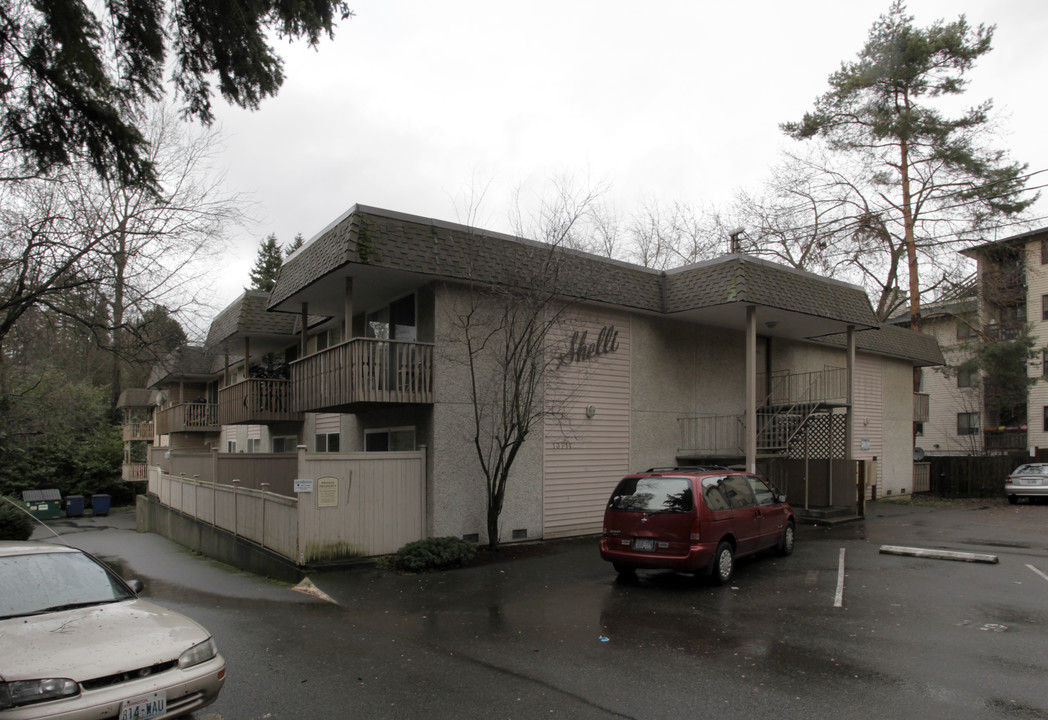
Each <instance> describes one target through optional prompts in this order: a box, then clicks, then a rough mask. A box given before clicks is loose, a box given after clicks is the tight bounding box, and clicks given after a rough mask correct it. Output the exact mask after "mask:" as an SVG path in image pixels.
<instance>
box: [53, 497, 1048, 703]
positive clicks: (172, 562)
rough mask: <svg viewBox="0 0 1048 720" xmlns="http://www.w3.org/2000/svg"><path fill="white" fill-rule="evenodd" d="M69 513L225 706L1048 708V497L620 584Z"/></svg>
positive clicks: (873, 511) (924, 510) (539, 549)
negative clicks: (212, 666) (136, 583)
mask: <svg viewBox="0 0 1048 720" xmlns="http://www.w3.org/2000/svg"><path fill="white" fill-rule="evenodd" d="M54 525H55V529H56V530H57V531H58V532H60V533H61V534H62V535H63V538H64V540H66V541H68V542H70V543H71V544H74V545H77V546H79V547H83V548H84V549H86V550H88V551H90V552H92V553H94V554H96V555H99V556H100V557H103V558H104V559H106V560H107V561H109V562H111V563H112V564H114V565H115V566H116V567H117V568H118V569H119V570H120V571H121V573H123V574H124V576H125V577H138V578H140V579H143V580H144V581H145V583H146V594H147V595H148V596H151V597H152V598H153V599H155V600H157V601H159V602H161V603H162V604H165V605H168V606H171V607H174V608H175V609H177V610H179V611H182V612H185V613H187V614H189V615H190V616H191V617H194V618H196V619H198V620H200V621H201V622H202V623H203V624H204V625H205V626H206V627H208V628H209V629H210V630H211V631H212V633H214V635H215V637H216V638H217V640H218V642H219V645H220V647H221V649H222V652H223V654H224V655H225V656H226V658H227V662H228V663H229V667H230V678H229V680H228V681H227V684H226V688H225V690H224V691H223V695H222V697H220V698H219V700H218V702H216V704H215V705H213V706H212V707H211V708H208V710H207V711H205V713H204V714H202V715H200V716H199V717H201V718H207V719H208V720H217V719H219V718H222V719H223V720H239V719H241V718H244V719H248V720H255V719H256V718H257V719H261V718H301V717H339V716H343V715H354V716H358V717H368V718H372V717H374V718H387V717H388V718H414V717H418V718H423V717H425V718H432V717H477V718H489V717H490V718H531V717H551V716H553V717H562V718H563V717H570V718H606V717H629V718H680V717H694V716H698V715H708V714H714V715H715V716H716V717H719V718H755V717H756V718H763V717H769V718H770V717H775V718H783V717H785V718H794V717H796V718H811V717H835V718H863V719H864V720H869V718H889V717H890V718H909V717H913V718H917V717H920V718H1002V719H1003V718H1012V719H1014V718H1048V684H1046V683H1045V681H1044V678H1045V677H1048V504H1043V505H1036V504H1032V505H1027V504H1021V505H1017V506H1009V505H1007V504H1005V503H1002V502H998V501H976V502H971V503H966V504H963V505H959V506H950V507H939V506H935V505H931V504H924V505H907V504H901V503H894V502H877V503H871V504H870V505H869V506H868V508H867V517H866V519H865V520H863V521H860V522H855V523H848V524H845V525H840V526H835V527H820V526H801V527H800V528H799V530H798V541H797V549H796V551H795V553H794V554H793V555H792V556H790V557H787V558H780V557H775V556H766V557H760V558H756V559H752V560H744V561H741V562H740V563H739V564H738V567H737V571H736V575H735V577H734V578H733V580H732V582H731V583H730V584H729V585H728V586H725V587H712V586H710V585H708V584H705V583H702V582H696V581H695V580H694V579H693V578H691V577H689V576H684V575H679V574H675V573H668V572H659V571H649V572H641V573H640V574H639V577H638V579H637V581H636V582H625V583H624V582H620V581H618V580H617V579H616V578H615V574H614V572H613V571H612V569H611V568H610V566H608V565H607V564H606V563H604V562H603V561H601V560H600V558H599V556H598V554H597V551H596V540H595V539H594V538H583V539H577V540H570V541H558V542H550V543H543V544H539V545H536V546H532V550H531V551H530V552H526V553H521V554H518V553H506V556H507V557H516V559H512V560H505V561H496V562H488V563H486V564H483V565H479V566H476V567H471V568H466V569H461V570H455V571H448V572H442V573H430V574H423V575H416V576H403V575H397V574H393V573H388V572H383V571H380V570H377V569H375V568H373V567H360V568H355V569H352V570H345V571H337V572H330V573H324V574H319V575H315V576H312V577H311V578H310V580H311V581H312V583H313V585H315V586H316V587H317V588H318V589H320V590H321V591H322V592H323V593H324V594H326V596H328V597H329V598H330V602H329V601H325V600H321V599H318V598H317V597H315V596H313V595H309V594H305V593H302V592H297V591H295V590H293V589H292V588H291V587H290V586H287V585H285V584H281V583H276V582H272V581H268V580H265V579H263V578H258V577H256V576H254V575H251V574H249V573H242V572H239V571H236V570H233V569H232V568H228V567H227V566H224V565H221V564H220V563H215V562H213V561H210V560H207V559H206V558H201V557H200V556H198V555H194V554H193V553H190V552H189V551H187V550H185V549H182V548H180V547H178V546H177V545H174V544H173V543H170V542H169V541H167V540H165V539H164V538H161V537H158V536H155V535H140V534H137V533H135V532H134V522H133V517H132V516H131V514H130V512H125V511H117V512H114V513H113V514H111V515H110V516H108V517H99V518H91V517H90V516H88V517H84V518H79V519H71V520H62V521H58V522H56V523H54ZM40 534H41V533H39V532H38V533H37V535H38V536H39V535H40ZM884 545H893V546H904V547H912V548H923V549H941V550H949V551H952V552H970V553H978V554H989V555H993V556H995V557H996V559H997V562H996V563H994V564H987V563H972V562H960V561H956V560H939V559H928V558H922V557H915V556H906V555H893V554H886V553H883V552H881V549H882V547H883V546H884ZM518 555H519V557H518Z"/></svg>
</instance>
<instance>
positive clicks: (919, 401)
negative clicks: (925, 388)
mask: <svg viewBox="0 0 1048 720" xmlns="http://www.w3.org/2000/svg"><path fill="white" fill-rule="evenodd" d="M930 408H931V402H930V400H929V399H928V393H914V394H913V421H914V422H928V415H929V411H930Z"/></svg>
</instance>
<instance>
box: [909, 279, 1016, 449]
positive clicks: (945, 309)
mask: <svg viewBox="0 0 1048 720" xmlns="http://www.w3.org/2000/svg"><path fill="white" fill-rule="evenodd" d="M892 323H893V324H894V325H896V326H899V327H908V326H909V323H910V316H909V313H907V314H905V315H903V316H899V317H897V318H894V319H893V320H892ZM981 327H982V323H981V322H980V321H979V317H978V302H977V299H976V298H975V297H970V298H964V299H960V300H957V301H955V302H951V303H941V304H937V305H931V306H927V307H924V308H922V310H921V332H922V333H924V334H926V335H931V336H932V337H934V338H935V340H936V342H937V343H938V345H939V347H940V349H941V350H942V353H943V357H944V361H945V362H944V364H943V365H939V366H935V367H926V368H924V369H923V370H922V372H921V393H920V395H919V396H918V399H919V401H921V402H925V403H926V404H927V411H926V412H925V416H924V417H925V419H924V420H923V421H922V422H918V423H917V425H916V428H915V434H916V438H915V447H914V453H915V457H916V458H918V459H920V458H921V457H924V456H928V457H933V456H959V455H979V454H981V453H982V452H983V447H984V442H985V441H984V437H985V436H986V435H987V434H988V431H986V430H985V429H984V427H983V418H984V416H985V413H984V409H983V400H982V384H981V382H979V378H978V376H977V373H974V372H973V371H971V370H970V369H968V368H967V367H965V363H966V361H968V360H970V359H971V358H972V357H973V355H974V350H973V347H974V345H973V344H974V343H975V342H977V341H978V339H979V337H980V328H981ZM989 434H990V435H991V436H993V437H997V436H998V435H1000V434H999V433H989ZM993 437H991V443H993V442H994V439H993Z"/></svg>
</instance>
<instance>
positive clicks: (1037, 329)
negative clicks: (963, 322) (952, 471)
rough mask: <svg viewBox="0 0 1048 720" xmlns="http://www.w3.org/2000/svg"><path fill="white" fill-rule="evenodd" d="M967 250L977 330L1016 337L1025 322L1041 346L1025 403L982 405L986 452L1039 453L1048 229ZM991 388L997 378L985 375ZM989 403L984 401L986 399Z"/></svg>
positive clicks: (1045, 402) (1047, 341) (1045, 418)
mask: <svg viewBox="0 0 1048 720" xmlns="http://www.w3.org/2000/svg"><path fill="white" fill-rule="evenodd" d="M963 253H964V254H965V255H967V256H968V257H971V258H973V259H975V260H976V262H977V263H978V288H979V292H978V312H977V315H976V317H977V330H979V331H980V332H979V334H980V336H981V337H984V338H986V339H989V340H995V339H1000V340H1013V339H1015V338H1016V337H1017V336H1018V335H1019V333H1020V332H1021V330H1022V328H1023V326H1024V325H1028V326H1029V328H1030V334H1031V337H1032V338H1033V340H1034V348H1035V349H1036V351H1037V356H1036V358H1035V359H1033V360H1031V361H1030V362H1028V363H1027V373H1028V375H1029V377H1030V378H1031V379H1034V380H1036V382H1035V383H1034V384H1033V385H1032V386H1031V387H1030V389H1029V391H1028V393H1027V401H1026V404H1025V406H1022V407H1016V408H1014V409H1012V410H1009V409H1006V410H1004V411H1003V412H995V411H993V410H992V409H987V408H986V407H984V408H983V411H982V412H983V415H982V426H983V429H984V443H985V444H984V448H985V450H987V451H993V450H1007V449H1027V450H1029V451H1030V453H1031V454H1035V453H1036V451H1037V450H1038V449H1041V448H1048V383H1046V382H1045V381H1044V378H1045V376H1046V375H1048V363H1046V362H1045V359H1046V358H1045V353H1046V350H1045V347H1046V346H1048V228H1042V229H1039V230H1033V231H1030V232H1025V233H1021V234H1018V235H1014V236H1012V237H1009V238H1005V239H1003V240H998V241H995V242H991V243H984V244H982V245H978V246H976V247H973V248H969V249H967V250H964V251H963ZM985 380H987V381H988V382H989V383H991V385H987V388H988V389H987V391H988V392H992V382H993V378H987V379H985ZM984 402H985V401H984Z"/></svg>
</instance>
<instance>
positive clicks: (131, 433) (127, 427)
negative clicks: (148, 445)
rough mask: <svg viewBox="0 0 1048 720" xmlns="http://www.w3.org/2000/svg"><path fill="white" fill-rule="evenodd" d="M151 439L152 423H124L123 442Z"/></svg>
mask: <svg viewBox="0 0 1048 720" xmlns="http://www.w3.org/2000/svg"><path fill="white" fill-rule="evenodd" d="M152 439H153V421H152V420H150V421H148V422H129V423H124V442H133V441H135V440H146V441H151V440H152Z"/></svg>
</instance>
